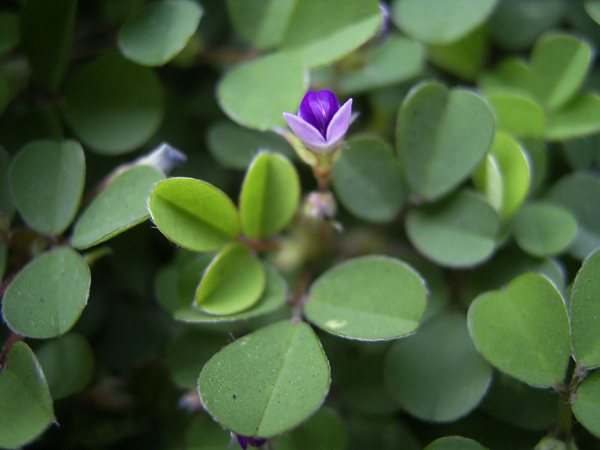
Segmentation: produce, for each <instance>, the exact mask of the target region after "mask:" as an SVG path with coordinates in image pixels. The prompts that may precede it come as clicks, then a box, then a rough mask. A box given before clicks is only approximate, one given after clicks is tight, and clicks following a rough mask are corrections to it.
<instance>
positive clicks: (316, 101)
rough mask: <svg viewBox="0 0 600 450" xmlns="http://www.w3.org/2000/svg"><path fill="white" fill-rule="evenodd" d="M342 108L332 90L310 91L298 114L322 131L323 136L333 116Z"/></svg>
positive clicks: (303, 100)
mask: <svg viewBox="0 0 600 450" xmlns="http://www.w3.org/2000/svg"><path fill="white" fill-rule="evenodd" d="M339 109H340V104H339V102H338V101H337V99H336V98H335V95H333V92H331V91H319V92H315V91H309V92H307V93H306V95H305V96H304V98H303V99H302V103H301V104H300V110H299V111H298V116H300V117H301V118H302V119H304V120H305V121H306V122H308V123H310V124H311V125H312V126H313V127H315V128H316V129H317V130H319V131H320V132H321V134H322V135H323V137H325V133H326V132H327V126H328V125H329V122H331V118H332V117H333V116H334V115H335V113H336V112H337V111H338V110H339Z"/></svg>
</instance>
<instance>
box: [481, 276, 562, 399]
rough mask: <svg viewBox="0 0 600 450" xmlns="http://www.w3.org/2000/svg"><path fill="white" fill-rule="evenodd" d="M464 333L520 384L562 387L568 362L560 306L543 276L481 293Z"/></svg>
mask: <svg viewBox="0 0 600 450" xmlns="http://www.w3.org/2000/svg"><path fill="white" fill-rule="evenodd" d="M469 330H470V332H471V337H472V338H473V341H474V342H475V345H476V346H477V348H478V349H479V351H480V352H481V353H482V354H483V356H485V358H486V359H487V360H488V361H490V362H491V363H492V364H493V365H494V366H496V367H497V368H498V369H500V370H502V371H503V372H506V373H508V374H509V375H512V376H514V377H515V378H517V379H519V380H521V381H524V382H525V383H528V384H531V385H533V386H539V387H550V386H553V385H555V384H557V383H562V382H563V380H564V378H565V375H566V372H567V366H568V364H569V358H570V348H569V347H570V331H569V318H568V315H567V309H566V307H565V302H564V301H563V299H562V297H561V295H560V293H559V292H558V290H557V289H556V287H555V286H554V285H553V284H552V283H551V282H550V281H549V280H548V279H547V278H545V277H544V276H542V275H538V274H525V275H521V276H519V277H517V278H515V279H514V280H513V281H512V282H511V283H510V284H509V285H508V287H507V288H506V289H505V290H503V291H491V292H486V293H483V294H481V295H480V296H479V297H477V298H476V299H475V301H474V302H473V303H472V304H471V307H470V308H469Z"/></svg>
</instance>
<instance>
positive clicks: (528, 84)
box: [478, 57, 535, 98]
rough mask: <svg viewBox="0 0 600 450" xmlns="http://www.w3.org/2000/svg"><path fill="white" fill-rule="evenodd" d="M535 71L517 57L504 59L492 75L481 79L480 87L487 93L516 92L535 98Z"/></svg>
mask: <svg viewBox="0 0 600 450" xmlns="http://www.w3.org/2000/svg"><path fill="white" fill-rule="evenodd" d="M534 82H535V81H534V76H533V71H532V70H531V68H530V67H529V66H528V65H527V64H526V63H525V62H524V61H522V60H521V59H519V58H517V57H508V58H504V59H503V60H502V61H500V63H499V64H498V65H497V66H496V67H495V68H494V70H493V71H492V72H491V73H486V74H484V75H483V76H482V77H481V78H480V79H479V83H478V84H479V87H480V88H481V89H482V90H484V91H485V92H486V93H493V92H495V91H500V92H506V91H510V92H514V93H515V94H518V95H521V96H524V97H526V98H530V97H532V96H533V92H532V91H533V87H532V85H533V83H534Z"/></svg>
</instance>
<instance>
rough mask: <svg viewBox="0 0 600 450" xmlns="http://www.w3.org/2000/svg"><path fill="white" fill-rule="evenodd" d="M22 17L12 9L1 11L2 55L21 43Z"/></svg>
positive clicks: (0, 53) (0, 45)
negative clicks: (20, 22)
mask: <svg viewBox="0 0 600 450" xmlns="http://www.w3.org/2000/svg"><path fill="white" fill-rule="evenodd" d="M19 21H20V17H19V15H18V14H17V13H15V12H12V11H2V12H0V30H2V32H1V33H0V56H2V55H5V54H6V53H8V52H10V51H11V50H12V49H13V48H15V47H16V46H17V45H19V41H20V40H21V36H20V33H19Z"/></svg>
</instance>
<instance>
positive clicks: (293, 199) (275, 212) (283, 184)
mask: <svg viewBox="0 0 600 450" xmlns="http://www.w3.org/2000/svg"><path fill="white" fill-rule="evenodd" d="M299 201H300V178H299V177H298V172H296V169H295V168H294V166H293V165H292V164H291V163H290V162H289V161H288V160H287V159H286V158H285V157H283V156H280V155H277V154H275V153H261V154H259V155H258V156H257V157H256V158H254V160H253V161H252V164H251V165H250V167H249V168H248V172H247V173H246V178H245V179H244V184H243V185H242V192H241V193H240V219H241V221H242V229H243V230H244V234H245V235H246V236H247V237H249V238H260V239H268V238H270V237H272V236H274V235H276V234H277V233H279V232H280V231H281V230H282V229H283V228H285V226H286V225H287V224H288V223H289V222H290V220H291V219H292V217H293V216H294V214H295V213H296V209H297V208H298V202H299Z"/></svg>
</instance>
